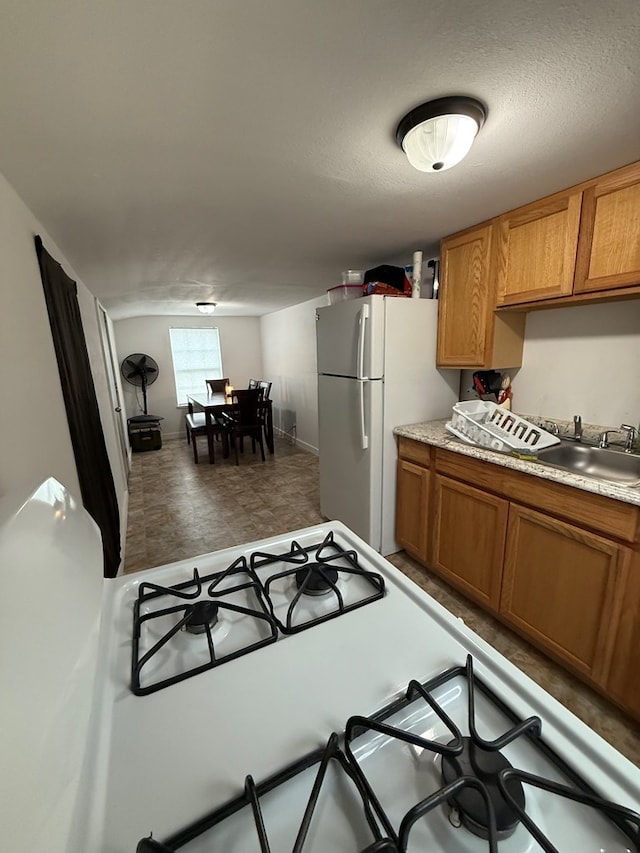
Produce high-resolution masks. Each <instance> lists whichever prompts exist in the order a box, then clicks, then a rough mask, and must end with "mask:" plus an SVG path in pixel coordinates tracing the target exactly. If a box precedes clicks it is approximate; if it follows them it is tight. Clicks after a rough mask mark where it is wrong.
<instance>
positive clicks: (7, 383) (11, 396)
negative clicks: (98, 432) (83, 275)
mask: <svg viewBox="0 0 640 853" xmlns="http://www.w3.org/2000/svg"><path fill="white" fill-rule="evenodd" d="M36 234H40V236H41V237H42V241H43V243H44V246H45V248H46V249H47V251H48V252H49V253H50V254H51V255H53V257H55V259H56V260H57V261H59V262H60V263H61V264H62V266H63V268H64V270H65V272H66V273H67V274H68V275H69V276H71V278H73V279H74V280H75V281H76V282H77V284H78V303H79V306H80V312H81V315H82V324H83V328H84V333H85V338H86V342H87V349H88V351H89V356H90V360H91V369H92V372H93V378H94V384H95V388H96V395H97V397H98V405H99V409H100V414H101V416H102V419H103V430H104V435H105V441H106V444H107V452H108V454H109V459H110V462H111V468H112V471H113V478H114V483H115V488H116V494H117V497H118V505H119V508H120V516H121V519H120V521H121V529H122V530H123V531H125V530H126V511H127V504H126V500H127V491H126V482H125V481H124V477H123V474H122V466H121V464H120V461H119V456H118V454H119V449H118V440H117V435H116V432H115V428H114V424H113V418H112V417H111V415H110V412H109V411H108V410H109V407H110V402H109V395H108V388H107V380H106V374H105V370H104V363H103V360H102V354H101V349H100V343H99V335H98V326H97V320H96V312H95V300H94V297H93V296H92V294H91V293H90V292H89V290H87V288H86V287H85V286H84V284H83V283H82V282H81V281H80V280H79V278H78V276H77V275H75V273H74V271H73V268H72V267H71V265H70V264H69V263H68V262H67V260H66V259H65V257H64V255H63V253H62V252H61V251H60V249H59V248H58V247H57V246H56V244H55V243H54V241H53V240H52V239H51V237H49V235H48V234H47V233H46V231H45V229H44V228H43V227H42V226H41V225H40V223H39V222H38V221H37V219H36V218H35V217H34V216H33V214H32V213H31V211H30V210H29V209H28V208H27V207H26V205H25V204H24V203H23V202H22V200H21V199H20V198H19V197H18V195H17V194H16V192H15V191H14V190H13V188H12V187H11V186H10V185H9V183H8V182H7V181H6V180H5V179H4V178H3V177H2V175H0V246H1V247H2V250H1V253H0V276H1V277H0V282H1V283H0V287H1V288H2V310H1V311H0V389H1V390H2V405H1V408H0V448H1V450H0V452H1V453H2V459H1V464H0V497H5V496H9V495H11V500H13V499H14V498H20V497H27V496H28V495H29V494H30V493H31V492H32V491H33V490H34V489H35V488H36V486H38V485H39V484H40V483H41V482H42V481H43V480H45V479H46V478H47V477H50V476H53V477H55V478H56V479H57V480H59V481H60V482H61V483H63V485H65V486H66V487H67V488H68V489H69V490H70V491H71V492H72V493H73V494H74V495H75V496H76V497H77V498H78V499H79V498H80V486H79V482H78V475H77V471H76V465H75V460H74V456H73V449H72V447H71V439H70V437H69V427H68V424H67V415H66V410H65V407H64V400H63V397H62V389H61V387H60V377H59V374H58V365H57V363H56V357H55V352H54V348H53V340H52V338H51V329H50V326H49V318H48V315H47V308H46V304H45V299H44V292H43V289H42V280H41V278H40V270H39V268H38V261H37V257H36V250H35V245H34V236H35V235H36ZM105 413H108V416H107V417H105ZM122 544H123V547H124V539H123V542H122Z"/></svg>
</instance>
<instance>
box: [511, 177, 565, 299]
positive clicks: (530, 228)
mask: <svg viewBox="0 0 640 853" xmlns="http://www.w3.org/2000/svg"><path fill="white" fill-rule="evenodd" d="M581 204H582V192H580V191H572V192H568V193H564V194H557V195H554V196H550V197H549V198H546V199H543V200H541V201H537V202H534V203H533V204H528V205H527V206H526V207H521V208H518V210H514V211H511V213H505V214H504V215H503V216H500V217H499V219H498V228H499V234H498V241H497V249H496V275H497V281H498V294H497V304H498V305H510V304H515V303H521V302H533V301H537V300H539V299H551V298H556V297H560V296H570V295H571V293H572V290H573V278H574V272H575V264H576V252H577V247H578V230H579V227H580V210H581Z"/></svg>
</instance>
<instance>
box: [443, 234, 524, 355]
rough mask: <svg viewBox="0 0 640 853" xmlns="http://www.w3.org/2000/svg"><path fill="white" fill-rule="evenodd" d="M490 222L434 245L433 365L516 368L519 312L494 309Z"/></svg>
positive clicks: (519, 351)
mask: <svg viewBox="0 0 640 853" xmlns="http://www.w3.org/2000/svg"><path fill="white" fill-rule="evenodd" d="M494 231H495V224H494V223H491V222H489V223H487V224H485V225H481V226H478V227H477V228H470V229H468V230H467V231H463V232H461V233H460V234H454V235H453V236H452V237H446V238H445V239H444V240H443V241H442V243H441V246H440V258H441V275H440V299H439V304H438V350H437V359H436V361H437V366H438V367H456V368H469V369H474V370H477V369H480V368H482V369H485V370H488V369H490V368H497V367H520V365H521V364H522V347H523V341H524V327H525V321H526V315H525V314H515V313H514V314H509V315H506V314H502V315H501V316H498V315H497V314H496V312H495V311H494V308H495V280H494V273H493V263H492V253H493V244H494Z"/></svg>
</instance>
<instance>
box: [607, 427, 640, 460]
mask: <svg viewBox="0 0 640 853" xmlns="http://www.w3.org/2000/svg"><path fill="white" fill-rule="evenodd" d="M610 432H626V434H627V437H626V439H625V442H624V452H625V453H631V451H632V450H633V445H634V444H635V441H636V438H637V437H638V430H637V429H636V428H635V427H634V426H630V425H629V424H620V429H606V430H605V431H604V432H602V433H600V439H599V441H598V447H609V433H610Z"/></svg>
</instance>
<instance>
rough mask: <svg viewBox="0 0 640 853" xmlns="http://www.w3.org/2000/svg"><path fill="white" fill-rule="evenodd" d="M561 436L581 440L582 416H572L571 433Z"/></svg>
mask: <svg viewBox="0 0 640 853" xmlns="http://www.w3.org/2000/svg"><path fill="white" fill-rule="evenodd" d="M563 438H567V439H569V441H582V417H581V416H580V415H574V416H573V435H564V436H563Z"/></svg>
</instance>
